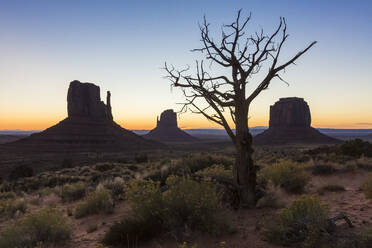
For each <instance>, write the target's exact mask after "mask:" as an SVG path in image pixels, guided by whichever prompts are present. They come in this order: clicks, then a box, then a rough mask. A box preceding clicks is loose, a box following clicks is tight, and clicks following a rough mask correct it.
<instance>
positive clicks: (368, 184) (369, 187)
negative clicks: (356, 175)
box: [362, 176, 372, 198]
mask: <svg viewBox="0 0 372 248" xmlns="http://www.w3.org/2000/svg"><path fill="white" fill-rule="evenodd" d="M362 189H363V192H364V195H365V196H366V197H367V198H372V176H370V177H368V178H367V180H366V181H365V182H364V183H363V185H362Z"/></svg>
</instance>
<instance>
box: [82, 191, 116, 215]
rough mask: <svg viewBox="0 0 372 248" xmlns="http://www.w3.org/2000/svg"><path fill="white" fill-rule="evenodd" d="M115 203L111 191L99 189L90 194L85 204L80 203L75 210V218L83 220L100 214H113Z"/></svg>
mask: <svg viewBox="0 0 372 248" xmlns="http://www.w3.org/2000/svg"><path fill="white" fill-rule="evenodd" d="M113 209H114V203H113V200H112V197H111V194H110V191H108V190H106V189H97V190H96V191H94V192H92V193H90V194H88V195H87V196H86V198H85V200H84V202H82V203H80V204H79V205H78V206H77V207H76V210H75V217H76V218H81V217H85V216H88V215H92V214H98V213H106V214H108V213H112V211H113Z"/></svg>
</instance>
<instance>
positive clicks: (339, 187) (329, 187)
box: [318, 184, 345, 194]
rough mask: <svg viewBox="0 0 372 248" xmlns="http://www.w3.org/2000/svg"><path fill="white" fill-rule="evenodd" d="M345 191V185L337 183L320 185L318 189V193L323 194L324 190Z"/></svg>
mask: <svg viewBox="0 0 372 248" xmlns="http://www.w3.org/2000/svg"><path fill="white" fill-rule="evenodd" d="M342 191H345V187H344V186H342V185H339V184H327V185H324V186H322V187H321V188H320V189H319V190H318V193H319V194H324V193H326V192H342Z"/></svg>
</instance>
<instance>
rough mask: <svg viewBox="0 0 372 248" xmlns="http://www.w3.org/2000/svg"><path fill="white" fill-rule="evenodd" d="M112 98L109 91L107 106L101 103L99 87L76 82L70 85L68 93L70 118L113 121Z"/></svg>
mask: <svg viewBox="0 0 372 248" xmlns="http://www.w3.org/2000/svg"><path fill="white" fill-rule="evenodd" d="M110 97H111V94H110V92H109V91H108V92H107V105H106V104H105V103H104V102H103V101H101V96H100V88H99V86H97V85H95V84H92V83H81V82H80V81H77V80H74V81H72V82H71V83H70V86H69V88H68V93H67V112H68V117H69V118H74V117H86V118H93V119H107V120H112V119H113V118H112V113H111V104H110Z"/></svg>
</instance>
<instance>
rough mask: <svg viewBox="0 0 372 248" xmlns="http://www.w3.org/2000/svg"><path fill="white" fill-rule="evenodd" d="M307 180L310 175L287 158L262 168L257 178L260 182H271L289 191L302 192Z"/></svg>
mask: <svg viewBox="0 0 372 248" xmlns="http://www.w3.org/2000/svg"><path fill="white" fill-rule="evenodd" d="M309 180H310V176H309V174H308V173H307V172H306V171H305V169H304V167H303V166H301V165H299V164H297V163H294V162H291V161H288V160H281V161H280V162H279V163H276V164H274V165H270V166H266V167H264V168H262V169H261V170H260V171H259V179H258V181H259V183H261V184H263V183H267V182H272V183H273V185H274V186H280V187H282V188H283V189H284V190H285V191H287V192H289V193H301V192H303V191H304V189H305V186H306V185H307V183H308V182H309Z"/></svg>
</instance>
